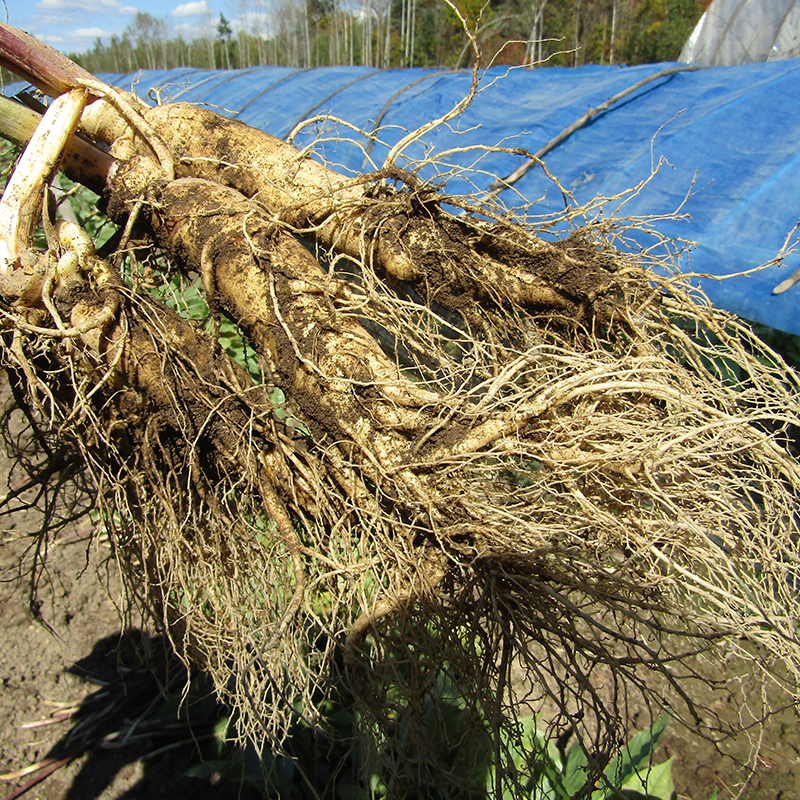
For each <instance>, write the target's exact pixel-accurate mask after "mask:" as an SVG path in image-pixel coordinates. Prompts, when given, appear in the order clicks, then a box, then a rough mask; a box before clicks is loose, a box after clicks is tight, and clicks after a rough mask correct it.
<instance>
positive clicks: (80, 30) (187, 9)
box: [0, 0, 236, 53]
mask: <svg viewBox="0 0 800 800" xmlns="http://www.w3.org/2000/svg"><path fill="white" fill-rule="evenodd" d="M5 6H6V9H7V14H8V23H9V24H10V25H13V26H14V27H16V28H22V29H23V30H26V31H28V33H32V34H33V35H34V36H36V37H37V38H39V39H42V40H43V41H45V42H47V43H48V44H49V45H51V46H52V47H55V48H56V49H57V50H61V51H62V52H64V53H79V52H81V51H82V50H86V49H87V48H90V47H91V46H92V44H93V43H94V40H95V39H96V38H97V37H98V36H99V37H100V38H101V39H104V40H105V41H108V38H109V37H110V36H111V34H113V33H116V34H120V33H122V31H123V30H124V29H125V26H126V25H129V24H130V22H131V21H132V20H133V18H134V16H135V15H136V12H137V11H146V12H148V13H150V14H152V15H153V16H155V17H160V18H162V19H165V20H166V22H167V26H168V28H169V30H170V34H173V33H179V32H180V33H183V35H184V37H185V38H194V37H195V36H199V35H200V30H201V28H202V26H203V25H204V24H207V22H208V19H209V17H210V16H211V17H213V19H214V22H215V23H216V21H217V20H218V19H219V14H220V11H221V12H222V13H223V14H225V16H226V17H227V18H228V19H229V20H233V19H235V17H236V14H235V13H234V11H232V10H231V9H229V8H228V2H227V0H210V2H209V0H186V2H183V3H181V2H175V0H5ZM0 13H1V12H0Z"/></svg>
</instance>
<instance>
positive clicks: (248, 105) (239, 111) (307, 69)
mask: <svg viewBox="0 0 800 800" xmlns="http://www.w3.org/2000/svg"><path fill="white" fill-rule="evenodd" d="M312 69H314V67H306V68H305V69H296V70H294V72H290V73H289V74H288V75H284V76H283V77H282V78H278V80H277V81H275V82H274V83H271V84H270V85H269V86H267V87H265V88H264V89H262V90H261V91H260V92H259V93H258V94H257V95H256V96H255V97H251V98H250V99H249V100H248V101H247V102H246V103H245V104H244V105H243V106H242V107H241V108H240V109H239V110H238V111H236V112H235V113H234V115H233V117H232V118H233V119H236V118H237V117H238V116H239V115H240V114H241V113H242V111H244V110H245V109H246V108H249V107H250V106H251V105H253V103H255V101H256V100H258V99H259V98H261V97H263V96H264V95H265V94H266V93H267V92H269V91H270V90H272V89H274V88H275V87H276V86H277V85H278V84H279V83H283V82H284V81H285V80H287V79H288V78H292V77H294V76H295V75H300V74H302V73H303V72H311V70H312Z"/></svg>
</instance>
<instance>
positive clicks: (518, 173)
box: [483, 64, 708, 203]
mask: <svg viewBox="0 0 800 800" xmlns="http://www.w3.org/2000/svg"><path fill="white" fill-rule="evenodd" d="M701 69H708V67H704V66H700V65H696V64H691V65H683V66H680V67H669V68H668V69H662V70H660V71H659V72H654V73H653V74H652V75H648V76H647V77H646V78H642V79H641V80H640V81H637V82H636V83H634V84H633V85H632V86H629V87H628V88H627V89H623V90H622V91H621V92H617V93H616V94H614V95H611V97H609V98H608V100H606V101H604V102H602V103H600V105H599V106H597V107H596V108H590V109H589V110H588V111H587V112H586V113H585V114H582V115H581V116H580V117H578V119H576V120H575V122H573V123H572V125H570V126H569V127H567V128H564V130H563V131H561V133H559V134H558V136H555V137H554V138H552V139H551V140H550V141H549V142H548V143H547V144H546V145H545V146H544V147H541V148H539V150H537V151H536V152H535V153H534V154H533V155H532V156H529V157H528V160H527V161H526V162H525V163H524V164H522V165H521V166H519V167H517V168H516V169H515V170H514V171H513V172H512V173H511V174H510V175H507V176H506V177H505V178H497V179H495V180H494V181H493V182H492V184H491V186H489V189H488V191H487V192H486V195H485V196H484V198H483V202H484V203H491V202H492V201H493V200H495V199H496V198H497V196H498V195H499V194H500V192H502V191H504V190H505V189H510V188H511V187H512V186H513V185H514V184H515V183H516V182H517V181H518V180H519V179H520V178H521V177H522V176H523V175H525V173H526V172H527V171H528V170H529V169H530V168H531V167H532V166H534V164H538V163H540V162H541V159H542V158H544V156H545V155H547V153H549V152H550V151H551V150H554V149H555V148H556V147H558V145H560V144H561V143H562V142H563V141H564V140H565V139H568V138H569V137H570V136H572V134H573V133H575V131H577V130H579V129H580V128H582V127H583V126H584V125H586V123H587V122H589V121H590V120H592V119H594V118H595V117H596V116H597V115H598V114H601V113H602V112H603V111H606V110H607V109H608V108H610V107H611V106H613V105H614V103H618V102H619V101H620V100H622V99H623V98H625V97H627V96H628V95H630V94H633V93H634V92H635V91H636V90H637V89H641V88H642V86H646V85H647V84H648V83H652V82H653V81H655V80H658V79H659V78H665V77H667V76H668V75H673V74H675V73H676V72H696V71H697V70H701Z"/></svg>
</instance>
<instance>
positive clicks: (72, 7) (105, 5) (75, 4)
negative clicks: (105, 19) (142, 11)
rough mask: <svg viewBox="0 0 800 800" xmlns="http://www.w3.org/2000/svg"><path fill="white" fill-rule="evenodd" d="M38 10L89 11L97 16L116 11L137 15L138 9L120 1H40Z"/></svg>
mask: <svg viewBox="0 0 800 800" xmlns="http://www.w3.org/2000/svg"><path fill="white" fill-rule="evenodd" d="M36 8H38V9H40V10H42V11H87V12H90V13H93V14H96V13H97V12H98V11H99V12H103V11H115V12H117V13H118V14H135V13H136V11H137V9H135V8H134V7H133V6H126V5H124V4H123V3H120V2H118V0H100V2H97V1H96V0H40V2H38V3H37V4H36Z"/></svg>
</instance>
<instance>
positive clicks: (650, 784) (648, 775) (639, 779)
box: [622, 756, 675, 800]
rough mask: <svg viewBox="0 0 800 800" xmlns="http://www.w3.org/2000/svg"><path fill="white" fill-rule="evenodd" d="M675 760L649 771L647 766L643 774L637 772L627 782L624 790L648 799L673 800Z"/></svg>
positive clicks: (665, 762)
mask: <svg viewBox="0 0 800 800" xmlns="http://www.w3.org/2000/svg"><path fill="white" fill-rule="evenodd" d="M673 758H674V756H673ZM673 758H670V759H668V760H667V761H664V762H663V763H661V764H657V765H656V766H654V767H653V768H652V769H648V768H647V767H646V766H645V768H644V769H643V770H642V771H641V772H637V773H636V774H635V775H634V776H633V777H632V778H631V779H630V780H629V781H627V782H626V783H625V785H624V786H623V787H622V788H623V789H624V790H630V791H636V792H642V793H644V794H645V795H646V796H647V797H648V798H658V800H672V795H673V794H674V792H675V786H674V785H673V783H672V761H673Z"/></svg>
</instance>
